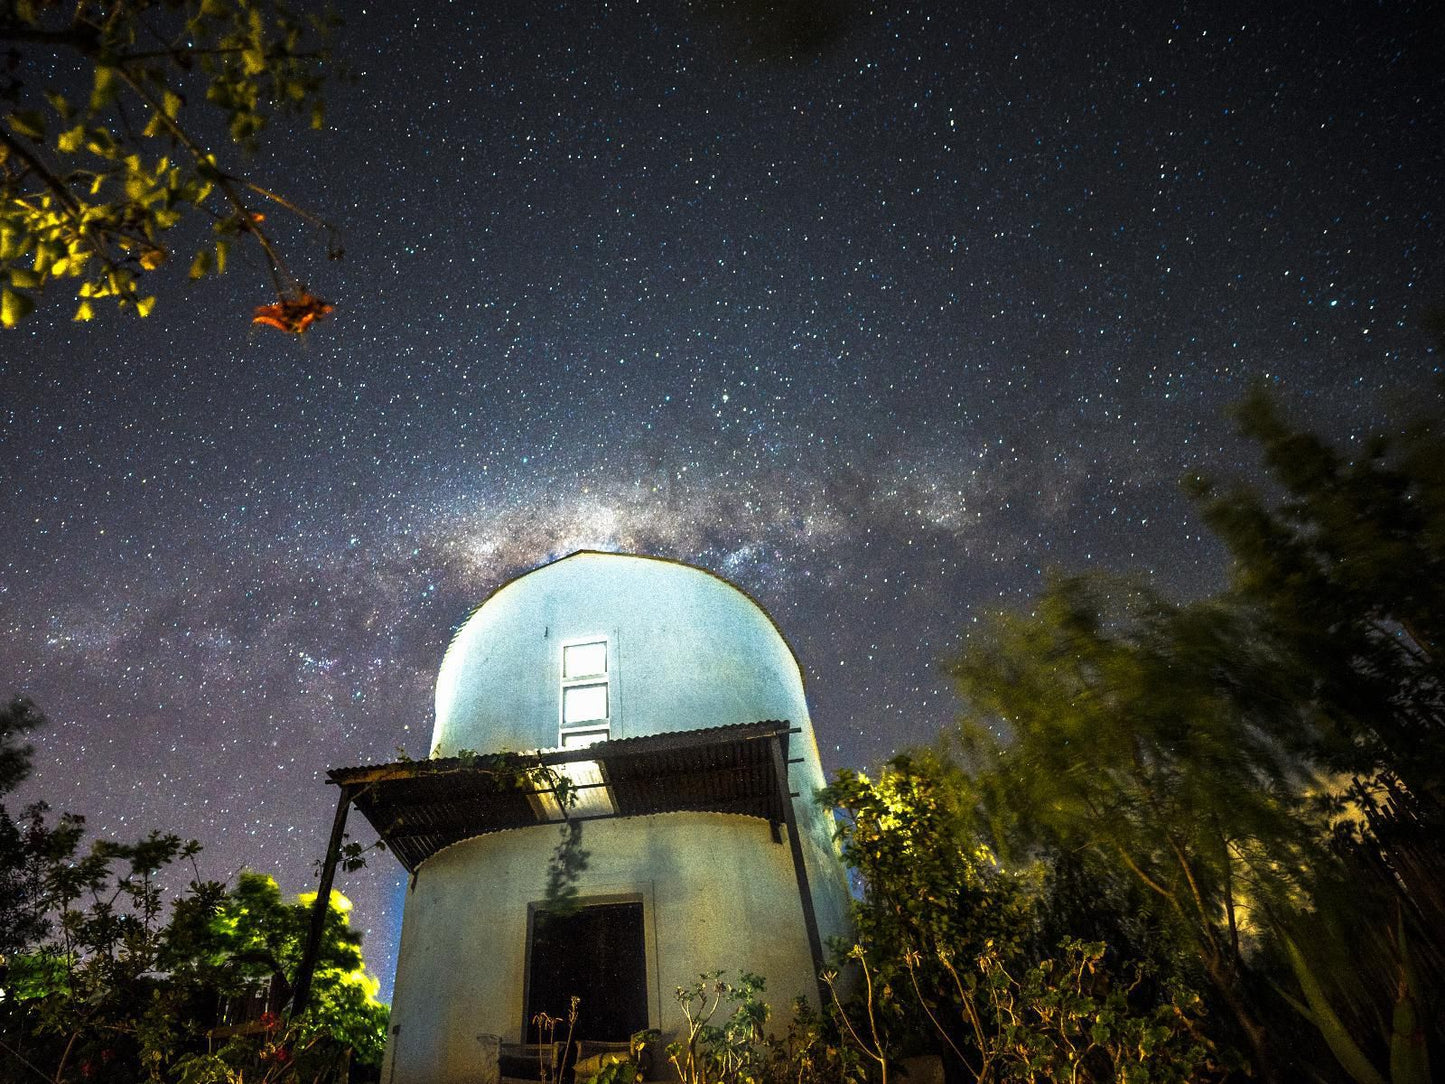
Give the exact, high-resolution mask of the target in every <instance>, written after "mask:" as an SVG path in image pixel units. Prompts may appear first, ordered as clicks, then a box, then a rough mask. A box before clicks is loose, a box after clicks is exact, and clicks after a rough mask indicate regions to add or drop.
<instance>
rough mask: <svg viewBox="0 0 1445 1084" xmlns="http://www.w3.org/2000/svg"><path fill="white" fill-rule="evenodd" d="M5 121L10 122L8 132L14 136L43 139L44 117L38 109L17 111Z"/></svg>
mask: <svg viewBox="0 0 1445 1084" xmlns="http://www.w3.org/2000/svg"><path fill="white" fill-rule="evenodd" d="M6 120H8V121H9V122H10V130H11V131H13V132H14V133H15V134H16V135H23V136H25V137H26V138H28V139H36V140H43V139H44V138H45V117H44V116H43V115H42V114H41V112H40V110H38V109H18V110H16V111H15V112H14V113H11V114H10V116H8V117H7V118H6Z"/></svg>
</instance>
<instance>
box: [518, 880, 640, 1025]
mask: <svg viewBox="0 0 1445 1084" xmlns="http://www.w3.org/2000/svg"><path fill="white" fill-rule="evenodd" d="M529 949H530V951H529V952H528V964H527V1005H526V1017H525V1019H524V1020H523V1021H522V1033H523V1035H524V1036H525V1037H526V1041H527V1042H537V1028H536V1027H535V1026H534V1025H533V1023H532V1018H533V1017H534V1016H536V1015H537V1014H538V1013H539V1012H545V1013H546V1014H547V1015H548V1016H555V1017H560V1018H561V1019H562V1020H563V1021H564V1023H562V1024H559V1025H558V1035H557V1038H558V1039H559V1040H560V1039H562V1038H564V1037H565V1035H566V1028H567V1025H566V1023H565V1021H566V1019H567V1012H568V1008H569V1005H570V1003H571V999H572V998H573V996H576V997H578V998H581V1002H580V1004H579V1005H578V1012H577V1030H576V1032H575V1033H574V1035H573V1038H574V1039H583V1040H591V1041H593V1042H609V1043H622V1042H626V1041H627V1040H628V1039H629V1038H631V1036H632V1035H633V1034H634V1033H635V1032H638V1031H641V1030H642V1029H643V1028H645V1027H647V955H646V948H645V947H644V939H643V927H642V903H641V901H638V902H629V903H598V904H592V905H590V906H584V907H580V908H578V909H577V910H576V911H574V912H573V913H572V914H570V915H559V914H554V913H551V912H548V911H544V910H542V909H541V908H540V907H539V908H538V909H537V910H536V912H535V913H534V914H533V916H532V943H531V945H530V946H529Z"/></svg>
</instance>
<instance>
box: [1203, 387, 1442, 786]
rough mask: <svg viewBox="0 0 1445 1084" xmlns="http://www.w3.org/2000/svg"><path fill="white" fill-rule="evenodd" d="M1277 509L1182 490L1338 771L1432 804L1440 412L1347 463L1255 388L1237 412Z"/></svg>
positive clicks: (1437, 712) (1437, 724)
mask: <svg viewBox="0 0 1445 1084" xmlns="http://www.w3.org/2000/svg"><path fill="white" fill-rule="evenodd" d="M1236 413H1237V417H1238V419H1239V423H1240V429H1241V432H1242V433H1243V434H1244V435H1245V436H1246V437H1248V438H1249V439H1250V440H1252V441H1254V442H1255V443H1256V444H1257V445H1258V446H1259V449H1260V451H1261V453H1262V456H1263V461H1264V467H1265V470H1266V471H1267V473H1268V476H1269V479H1270V481H1271V482H1272V483H1273V484H1274V485H1275V486H1276V487H1277V492H1278V494H1279V496H1278V498H1277V499H1271V498H1269V497H1267V496H1266V495H1265V494H1264V493H1263V492H1261V491H1260V489H1258V488H1256V487H1252V486H1247V485H1243V484H1233V485H1227V486H1225V485H1221V484H1220V483H1218V482H1216V481H1213V480H1211V479H1209V478H1207V477H1205V476H1203V475H1200V476H1196V477H1194V478H1192V479H1190V481H1189V485H1190V488H1191V489H1192V491H1193V492H1194V494H1195V495H1196V497H1197V498H1198V499H1199V501H1200V502H1201V504H1202V507H1203V511H1204V515H1205V518H1206V520H1207V522H1208V523H1209V525H1210V527H1211V528H1213V530H1214V531H1215V532H1216V533H1217V534H1218V535H1219V536H1220V537H1221V538H1222V539H1223V540H1224V542H1225V544H1226V545H1227V546H1228V547H1229V552H1230V555H1231V557H1232V558H1233V560H1234V572H1233V583H1232V591H1233V594H1234V595H1235V597H1237V598H1240V599H1243V600H1246V601H1247V602H1249V603H1250V604H1251V605H1253V606H1254V607H1256V608H1257V609H1258V611H1259V612H1260V613H1261V614H1262V615H1263V617H1264V619H1265V621H1266V623H1267V624H1268V626H1269V628H1270V629H1271V631H1272V633H1273V634H1274V635H1275V636H1276V637H1278V638H1279V639H1281V640H1282V641H1284V642H1286V643H1288V644H1289V645H1290V648H1291V651H1292V660H1291V661H1292V662H1293V664H1294V665H1295V667H1296V669H1297V671H1298V672H1299V673H1300V674H1302V675H1303V676H1304V679H1305V680H1306V681H1307V682H1308V685H1309V688H1308V690H1307V692H1308V694H1309V695H1310V696H1311V697H1312V698H1313V699H1314V700H1316V701H1317V702H1318V704H1319V707H1320V709H1321V710H1320V716H1321V719H1322V720H1323V721H1324V722H1326V723H1327V724H1328V725H1329V728H1330V730H1329V736H1330V737H1331V738H1332V739H1333V742H1332V744H1331V746H1330V749H1329V752H1330V753H1331V755H1332V756H1333V758H1334V760H1335V762H1336V763H1337V765H1338V766H1339V767H1340V768H1342V769H1344V770H1348V771H1365V772H1369V771H1372V770H1375V769H1377V768H1379V767H1381V766H1388V767H1389V768H1390V769H1391V770H1392V771H1395V772H1397V773H1399V774H1400V776H1401V777H1402V778H1404V779H1405V781H1406V783H1407V785H1409V786H1410V787H1411V789H1412V790H1414V791H1415V792H1416V793H1418V794H1422V795H1424V794H1429V795H1432V796H1433V797H1434V799H1435V800H1436V801H1437V803H1438V802H1439V801H1440V800H1442V799H1445V789H1442V779H1445V776H1442V764H1445V756H1442V754H1445V725H1442V723H1445V684H1442V681H1445V654H1442V651H1445V648H1442V645H1445V411H1442V410H1441V408H1440V403H1439V400H1438V398H1437V400H1436V401H1435V403H1434V404H1433V408H1432V409H1431V410H1430V411H1428V412H1426V413H1424V414H1422V415H1421V416H1419V417H1417V418H1416V419H1415V420H1414V421H1413V422H1411V423H1410V424H1409V425H1407V426H1405V427H1403V429H1402V430H1401V431H1399V432H1395V433H1390V434H1386V433H1376V434H1374V435H1373V436H1371V437H1369V438H1368V439H1367V440H1365V441H1364V442H1363V446H1362V449H1361V451H1360V453H1359V454H1358V455H1356V456H1354V457H1353V458H1347V457H1346V456H1345V455H1343V454H1341V453H1340V452H1339V451H1337V450H1335V449H1334V448H1333V447H1331V446H1330V445H1329V444H1328V443H1326V442H1325V441H1324V440H1323V439H1322V438H1320V437H1319V436H1317V435H1316V434H1314V433H1311V432H1308V431H1306V430H1302V429H1300V428H1298V427H1296V426H1294V425H1292V424H1291V423H1290V422H1289V421H1288V420H1287V419H1286V417H1285V416H1284V413H1283V411H1282V410H1281V409H1280V408H1279V406H1278V405H1277V404H1276V403H1275V401H1274V400H1273V399H1272V398H1271V397H1270V396H1269V395H1268V394H1267V393H1266V392H1265V391H1264V390H1263V389H1262V388H1257V389H1255V391H1254V392H1253V393H1252V394H1251V395H1250V396H1249V397H1248V398H1246V399H1245V400H1244V402H1243V403H1242V404H1240V406H1239V407H1238V409H1237V412H1236Z"/></svg>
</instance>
